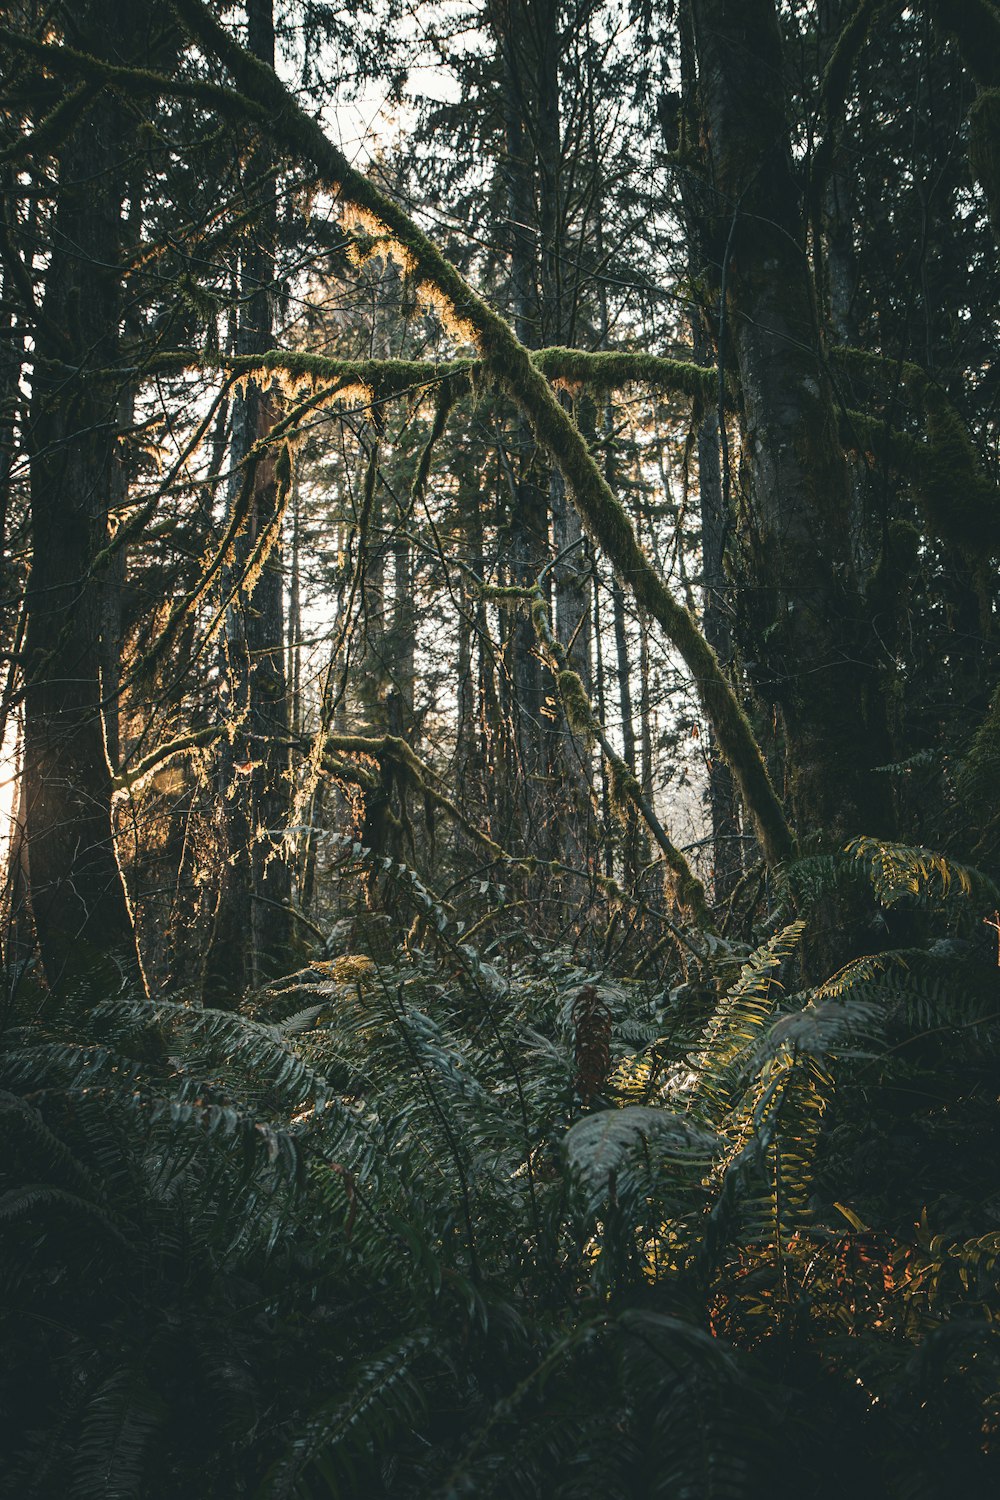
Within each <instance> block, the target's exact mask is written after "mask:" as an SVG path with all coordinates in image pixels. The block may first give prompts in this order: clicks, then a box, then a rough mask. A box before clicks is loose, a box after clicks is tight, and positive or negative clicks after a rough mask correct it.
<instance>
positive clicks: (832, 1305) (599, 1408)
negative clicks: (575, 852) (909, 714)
mask: <svg viewBox="0 0 1000 1500" xmlns="http://www.w3.org/2000/svg"><path fill="white" fill-rule="evenodd" d="M845 885H846V886H849V887H854V888H862V889H863V890H865V891H866V892H871V893H872V897H873V898H874V899H873V901H872V911H873V913H875V917H876V925H877V922H881V923H882V930H883V936H884V937H887V935H891V933H892V932H894V931H895V932H903V933H904V935H906V936H907V938H908V940H907V941H906V942H905V943H901V944H899V945H898V946H891V945H889V943H888V941H887V940H886V941H883V943H882V944H881V945H880V946H879V947H878V948H876V946H875V945H874V944H873V947H872V952H871V953H868V954H862V955H860V956H858V957H856V958H854V959H852V960H851V961H850V962H849V963H848V964H847V965H846V966H845V967H843V968H842V969H841V970H840V971H839V972H838V973H836V974H834V975H832V976H830V977H829V978H828V979H827V980H826V981H825V982H823V983H821V984H818V985H817V984H811V985H805V984H804V983H803V981H802V972H803V970H802V965H801V962H800V959H801V953H802V950H803V943H804V942H805V941H807V940H808V932H809V924H810V922H811V921H813V920H814V915H813V914H814V913H815V912H816V911H817V910H819V909H820V908H821V907H822V904H823V903H824V902H829V901H830V900H831V899H834V893H836V892H837V891H838V890H840V891H842V890H843V889H844V888H845ZM411 896H412V898H413V900H414V901H415V902H416V904H417V905H418V906H419V907H421V908H422V909H423V912H424V916H425V917H429V918H430V919H431V920H429V921H426V922H425V924H424V928H425V930H426V932H427V933H429V934H433V936H428V937H427V938H426V943H427V946H426V947H425V948H423V949H420V950H416V951H410V952H407V951H405V949H404V948H403V947H402V946H401V947H400V948H399V949H393V950H390V952H389V954H388V956H386V954H385V952H383V953H382V954H381V955H378V956H374V957H373V956H372V955H371V954H368V953H364V952H341V953H335V954H331V955H330V956H328V957H327V958H325V959H322V960H318V961H317V962H316V963H315V964H313V965H311V966H310V967H308V968H306V969H304V970H303V971H301V972H300V973H297V974H294V975H290V976H288V977H287V978H286V979H284V980H283V981H282V982H281V983H280V984H277V985H275V986H274V987H272V988H271V989H270V990H268V991H266V992H263V993H261V994H259V995H257V996H256V997H255V998H254V1001H253V1004H252V1005H251V1006H249V1007H248V1008H246V1009H245V1010H244V1012H243V1013H240V1014H234V1013H232V1012H223V1011H212V1010H203V1009H199V1008H196V1007H194V1006H192V1005H188V1004H184V1003H180V1002H167V1001H163V1002H158V1003H151V1002H148V1001H145V1000H140V999H137V998H136V997H134V996H132V995H129V994H118V995H107V996H105V997H104V999H103V1001H102V1003H100V1004H98V1005H97V1006H94V1005H93V1003H92V1002H90V1001H84V1000H83V999H82V998H81V999H80V1000H79V1001H78V1002H76V1003H73V1002H67V1003H66V1004H64V1005H63V1006H62V1007H61V1008H60V1009H59V1011H58V1012H57V1013H56V1014H55V1015H52V1014H48V1013H47V1012H46V1009H45V1007H44V1006H43V1005H42V1004H41V997H40V996H39V995H38V994H37V993H36V992H35V990H34V989H33V986H32V979H31V975H30V974H27V975H23V974H22V975H11V976H9V986H8V1001H7V1006H6V1012H5V1020H4V1028H3V1036H2V1054H0V1090H2V1092H0V1112H2V1115H3V1121H4V1130H3V1137H4V1141H5V1150H4V1152H3V1157H2V1165H0V1179H2V1181H0V1266H2V1270H0V1278H2V1280H0V1296H2V1310H3V1322H4V1330H5V1338H4V1344H5V1353H6V1358H5V1360H4V1363H3V1367H2V1372H0V1425H2V1431H3V1432H4V1434H5V1439H4V1444H3V1456H2V1465H3V1468H2V1470H0V1474H2V1479H3V1484H4V1493H7V1494H10V1495H12V1496H13V1495H16V1496H18V1497H24V1500H30V1497H33V1496H34V1497H47V1496H52V1495H61V1496H62V1495H65V1496H69V1497H82V1500H85V1497H95V1500H96V1497H102V1500H115V1497H121V1500H124V1497H136V1500H140V1497H141V1500H160V1497H162V1500H174V1497H178V1496H181V1495H199V1496H206V1497H213V1500H228V1497H243V1496H246V1497H259V1500H265V1497H269V1500H270V1497H282V1496H301V1497H315V1500H319V1497H323V1496H361V1495H364V1496H372V1497H377V1496H386V1497H390V1496H400V1497H411V1496H412V1497H416V1496H428V1497H432V1496H439V1497H442V1500H444V1497H451V1496H464V1495H475V1496H486V1495H496V1496H501V1497H511V1500H514V1497H528V1496H536V1495H537V1496H542V1495H544V1496H546V1497H558V1500H573V1497H581V1500H583V1497H615V1496H622V1497H630V1496H651V1497H656V1496H663V1497H670V1500H678V1497H691V1500H708V1497H720V1500H721V1497H738V1496H757V1495H764V1494H766V1495H768V1496H775V1495H777V1496H781V1495H789V1496H791V1495H796V1496H798V1495H812V1496H826V1495H830V1496H832V1495H834V1494H840V1493H841V1492H843V1491H844V1490H845V1489H847V1488H849V1489H850V1491H851V1493H853V1494H855V1495H859V1494H860V1495H863V1496H869V1495H870V1496H872V1497H874V1496H880V1497H881V1496H900V1497H902V1496H936V1495H939V1494H944V1493H945V1492H946V1491H947V1492H948V1493H951V1492H955V1493H961V1494H963V1495H976V1494H980V1493H982V1494H985V1493H989V1492H990V1490H989V1489H988V1486H989V1484H990V1474H991V1472H992V1470H993V1465H994V1463H995V1459H996V1452H997V1448H998V1445H1000V1440H998V1437H997V1431H996V1429H997V1423H998V1421H1000V1397H998V1394H997V1393H998V1391H1000V1360H998V1348H997V1335H996V1318H997V1314H998V1311H1000V1300H998V1287H997V1264H998V1260H1000V1194H998V1192H997V1185H996V1179H995V1173H994V1172H993V1170H992V1163H993V1162H994V1161H995V1160H996V1155H997V1147H998V1146H1000V1139H998V1135H1000V1133H998V1130H997V1111H996V1104H997V1094H998V1090H1000V1076H998V1075H1000V1064H998V1061H997V1059H998V1050H997V1043H998V1041H1000V1024H998V1023H1000V1004H998V999H1000V985H998V983H997V974H998V968H997V946H996V943H997V938H996V933H995V932H993V931H991V930H990V929H989V928H988V927H984V925H983V922H984V918H989V917H990V916H991V913H992V911H993V908H994V906H995V903H996V892H995V890H994V889H993V887H992V886H991V885H990V883H989V882H988V881H987V880H986V879H985V877H982V876H980V875H978V874H977V873H976V872H974V871H970V870H966V869H964V868H959V867H958V866H956V865H953V864H949V863H948V862H947V861H945V860H944V859H942V858H941V857H940V856H937V855H934V854H931V853H930V852H928V851H926V850H917V849H912V848H906V847H903V846H898V845H894V846H886V845H876V844H874V843H873V842H872V841H858V842H857V843H856V844H855V845H853V846H851V848H850V849H849V850H848V851H846V852H845V853H844V854H843V855H841V856H838V857H836V858H828V859H822V860H820V859H813V860H803V861H801V862H800V864H799V865H797V866H793V867H792V868H791V869H789V870H788V871H787V873H786V876H785V878H784V881H783V883H782V887H781V889H780V890H779V891H778V892H777V893H776V896H775V902H774V904H773V910H772V920H771V923H770V926H769V927H768V928H767V929H766V930H765V931H764V932H763V933H761V934H760V938H761V940H760V942H759V945H758V946H756V947H755V948H753V950H752V951H746V950H741V949H740V948H739V947H738V946H737V945H735V944H732V943H723V942H721V941H720V942H719V943H718V944H717V945H716V946H715V948H714V949H713V951H712V953H711V956H710V958H706V960H705V963H704V971H703V972H702V973H701V974H700V975H699V976H698V979H697V983H694V982H693V981H692V976H691V975H690V974H688V975H687V976H686V977H685V976H682V975H678V976H677V984H676V986H675V988H674V989H672V990H669V991H668V990H664V989H661V988H658V987H655V986H653V985H651V984H648V985H645V984H642V983H638V982H635V981H627V980H622V979H621V978H618V977H616V976H614V975H613V974H610V973H608V972H605V971H602V970H600V969H588V968H586V967H584V966H583V965H582V964H581V963H580V962H579V960H578V959H576V958H574V957H573V956H572V955H570V954H569V953H567V952H562V951H548V952H541V951H539V952H536V953H534V954H533V955H531V956H529V957H528V958H518V959H516V960H512V961H510V962H507V963H503V962H500V961H499V960H498V959H497V958H496V957H495V956H494V957H493V958H492V959H489V960H488V959H487V958H486V957H484V956H483V954H481V953H480V952H478V951H477V950H476V948H475V946H474V945H473V944H471V943H463V941H462V936H461V934H460V933H459V932H458V931H456V930H455V929H454V928H452V927H450V926H449V922H448V919H447V918H446V917H445V916H444V914H443V913H436V912H435V911H434V909H433V903H432V902H431V901H430V898H429V897H427V895H426V893H425V892H423V891H422V889H421V888H420V886H419V882H413V888H412V890H411ZM901 914H902V916H903V917H905V919H906V920H905V921H903V922H902V923H901V922H900V920H899V919H900V917H901ZM438 918H440V920H438ZM894 923H895V926H894V925H893V924H894ZM706 996H708V1000H707V1002H706ZM151 1036H152V1037H155V1038H156V1045H155V1046H151V1045H150V1037H151ZM994 1482H995V1481H994Z"/></svg>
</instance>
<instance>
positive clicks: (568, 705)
mask: <svg viewBox="0 0 1000 1500" xmlns="http://www.w3.org/2000/svg"><path fill="white" fill-rule="evenodd" d="M531 620H532V624H533V625H534V627H535V634H536V635H537V637H538V640H539V644H540V645H541V648H542V654H543V656H544V657H545V659H546V662H547V664H548V666H549V669H550V670H551V672H552V675H553V676H554V677H555V680H556V685H557V686H558V688H559V696H560V698H561V699H562V704H563V708H564V710H565V713H566V719H567V722H568V724H569V726H570V728H571V729H572V730H573V731H574V733H576V734H579V735H580V736H581V737H582V738H584V739H591V740H596V741H597V743H598V744H599V745H600V747H601V750H602V752H603V754H604V757H605V759H606V760H607V763H608V767H609V769H610V772H611V784H612V786H613V787H614V788H615V790H616V793H617V798H618V800H619V801H620V802H622V803H624V802H630V803H631V804H632V806H633V807H634V808H635V810H636V812H637V813H638V814H639V816H640V817H641V818H642V820H643V822H644V823H645V824H646V827H647V828H648V829H649V831H650V833H651V834H652V836H653V839H654V840H655V842H656V844H657V846H658V847H659V850H660V852H661V854H662V855H663V858H664V859H665V860H666V863H667V866H668V868H669V869H670V870H671V872H672V873H673V876H674V882H675V894H676V898H677V902H678V905H680V906H682V907H684V909H685V910H686V911H687V912H688V913H689V914H690V916H691V917H692V919H693V920H694V921H695V923H696V924H697V925H698V927H700V928H701V930H702V931H703V932H706V933H712V934H714V932H715V927H714V925H713V923H712V918H711V916H710V914H709V910H708V903H707V901H706V899H705V887H704V886H703V885H702V883H701V881H700V880H699V879H698V877H697V875H695V873H694V871H693V870H692V869H691V866H690V865H689V864H688V862H687V860H686V859H685V857H684V855H683V854H682V853H681V851H680V849H678V848H677V845H676V844H675V843H674V842H673V840H672V839H671V838H670V835H669V834H668V833H667V831H666V829H665V828H664V826H663V824H662V823H661V822H660V819H659V818H658V817H657V815H656V811H655V809H654V807H653V804H652V802H651V801H650V800H649V798H647V797H646V796H645V795H644V794H643V790H642V787H641V786H640V785H639V781H638V779H637V777H636V775H635V773H634V772H633V771H632V770H630V768H629V767H628V766H627V765H626V764H625V762H624V761H623V760H622V758H621V756H620V755H619V754H618V752H617V750H616V749H615V747H614V745H612V743H611V741H610V740H609V739H608V737H607V735H606V734H605V732H604V726H603V724H602V723H601V721H600V719H599V718H598V717H597V714H596V713H595V712H594V706H593V704H592V703H591V701H590V696H589V694H588V692H587V689H586V688H585V687H584V684H583V680H582V678H581V677H580V674H579V672H575V671H574V670H573V668H572V667H571V666H570V664H569V662H568V660H567V657H566V652H565V650H564V649H563V646H562V643H561V642H560V641H558V640H557V639H556V636H555V633H554V632H553V630H552V625H551V622H550V620H549V610H548V605H547V603H546V601H545V594H544V592H543V590H542V586H541V584H540V583H539V584H538V585H536V587H535V589H534V590H533V591H532V599H531Z"/></svg>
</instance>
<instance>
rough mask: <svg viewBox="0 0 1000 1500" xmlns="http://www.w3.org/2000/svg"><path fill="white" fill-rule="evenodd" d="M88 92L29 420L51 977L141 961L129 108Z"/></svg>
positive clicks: (36, 823)
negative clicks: (131, 782)
mask: <svg viewBox="0 0 1000 1500" xmlns="http://www.w3.org/2000/svg"><path fill="white" fill-rule="evenodd" d="M59 20H60V21H61V22H62V24H63V26H64V28H65V35H66V39H67V41H68V42H69V43H70V44H71V45H75V46H77V47H80V48H81V49H83V50H86V51H87V52H89V53H91V54H92V55H93V56H94V57H96V58H99V59H101V60H103V61H105V62H108V63H112V64H114V63H117V64H122V63H124V64H125V65H137V64H139V63H140V62H142V61H145V60H146V59H147V58H148V57H149V56H150V55H151V53H154V52H155V51H156V46H155V44H154V42H153V40H152V38H151V35H150V13H149V10H148V8H147V7H146V6H145V5H143V4H133V3H131V0H110V3H106V0H84V3H82V4H80V5H75V6H73V7H67V8H64V9H62V10H61V12H60V15H59ZM87 92H88V94H89V95H90V101H89V103H88V106H87V107H86V108H85V109H83V110H82V111H80V113H79V118H78V119H77V121H76V123H75V124H74V125H73V127H72V129H71V130H70V132H69V134H68V136H67V138H66V140H65V142H64V143H63V144H62V146H61V149H60V151H59V160H58V193H57V195H56V207H55V212H54V215H53V219H52V223H51V227H50V231H49V252H48V265H47V269H46V272H45V284H44V292H43V295H42V300H41V306H40V308H39V310H38V316H37V320H36V328H35V338H34V350H33V366H34V369H33V395H32V403H31V414H30V426H29V433H28V440H29V442H30V451H31V497H30V498H31V546H32V566H31V572H30V575H29V579H28V594H27V604H26V608H27V621H28V624H27V637H26V641H25V654H24V681H25V688H24V778H25V814H26V824H27V838H28V866H29V870H30V894H31V906H32V912H33V915H34V922H35V929H36V932H37V936H38V943H39V949H40V953H41V959H42V964H43V967H44V970H45V974H46V978H47V979H48V982H49V984H50V986H52V987H53V988H59V987H63V988H65V987H66V986H67V985H68V984H69V983H70V982H71V981H75V980H77V979H78V978H80V977H82V976H84V975H86V974H87V973H88V972H90V971H92V969H93V966H94V964H95V960H96V959H98V958H99V957H100V956H101V955H105V954H113V955H114V957H115V958H116V959H117V960H118V962H119V963H120V964H121V966H122V967H123V970H124V972H125V973H126V974H127V975H129V977H132V978H137V977H138V973H139V964H138V956H137V952H136V947H135V936H134V930H133V924H132V918H131V913H130V910H129V904H128V900H127V898H126V894H125V888H124V884H123V881H122V875H121V870H120V868H119V864H118V859H117V855H116V850H115V840H114V834H113V829H112V816H111V797H112V766H111V765H110V763H109V758H108V746H107V743H106V736H105V709H107V710H108V714H109V718H112V717H113V715H114V714H115V712H116V711H117V705H116V703H115V702H114V694H115V692H116V689H117V683H115V682H111V683H109V682H108V681H107V680H106V678H105V674H104V672H103V671H102V665H103V664H104V663H105V662H106V660H107V658H106V655H105V652H104V650H103V646H102V641H103V638H104V635H105V631H106V626H107V621H108V607H107V606H108V594H107V589H108V579H109V575H110V573H111V572H112V571H113V569H114V567H115V557H116V554H115V549H114V547H113V545H111V544H110V536H109V528H108V511H109V506H110V504H111V501H112V497H113V496H114V495H115V492H116V472H117V467H118V464H119V458H120V454H119V431H120V403H121V384H120V376H118V375H117V374H116V373H115V370H116V367H117V366H118V365H119V364H120V357H119V339H120V331H121V323H122V312H123V283H122V275H123V257H124V253H125V233H124V231H125V225H124V222H123V212H122V211H123V204H124V202H125V199H126V195H127V192H128V186H129V170H128V168H129V160H130V154H131V151H132V149H133V143H134V140H135V130H136V124H137V120H136V116H135V113H134V111H133V110H132V108H131V107H130V105H129V103H128V102H127V101H126V100H125V99H124V98H123V97H122V96H121V95H120V94H118V93H116V92H114V91H112V90H111V89H106V88H99V89H90V90H87ZM109 695H110V697H109Z"/></svg>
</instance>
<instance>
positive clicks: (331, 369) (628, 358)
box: [144, 348, 718, 401]
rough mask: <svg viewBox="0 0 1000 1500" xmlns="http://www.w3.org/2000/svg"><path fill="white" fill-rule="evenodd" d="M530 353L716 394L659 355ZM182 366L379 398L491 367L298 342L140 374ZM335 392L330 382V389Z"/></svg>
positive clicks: (161, 359)
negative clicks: (317, 349) (350, 355)
mask: <svg viewBox="0 0 1000 1500" xmlns="http://www.w3.org/2000/svg"><path fill="white" fill-rule="evenodd" d="M529 357H530V359H531V362H532V364H534V365H536V366H537V368H538V369H539V370H541V372H542V374H543V375H545V377H546V378H547V379H548V380H551V381H561V382H564V383H565V384H568V385H579V386H586V388H587V389H588V390H589V391H591V392H592V393H593V394H594V395H600V394H607V393H608V392H609V391H614V390H619V389H620V388H621V387H622V386H626V385H645V386H647V387H648V388H650V389H651V390H656V391H663V392H670V393H671V394H674V395H679V396H687V397H690V398H691V399H692V400H699V399H709V400H714V399H715V397H716V395H717V385H718V379H717V376H716V372H715V371H714V370H713V369H707V368H705V367H704V366H702V365H694V364H689V363H687V362H686V361H684V360H679V359H667V358H664V357H661V356H660V355H656V354H636V353H630V352H628V351H621V352H615V353H610V354H600V353H597V354H590V353H587V352H586V351H585V350H582V349H560V348H550V349H533V350H531V351H530V356H529ZM182 370H220V371H224V372H225V373H226V374H228V375H232V376H235V377H236V378H237V379H241V380H242V379H248V378H250V377H251V376H252V377H256V378H258V379H260V378H263V377H264V376H267V375H270V376H273V377H276V378H278V379H282V380H283V383H285V384H286V385H289V386H290V387H291V388H293V389H295V390H296V391H299V390H301V389H302V388H303V387H305V388H309V387H311V388H312V389H314V390H315V389H317V388H318V387H319V385H320V383H326V384H329V385H331V387H336V388H344V389H345V390H349V391H363V392H367V393H368V397H367V399H369V400H380V401H388V400H391V399H392V398H393V397H395V396H405V395H408V394H410V393H412V392H413V391H415V390H419V389H420V388H421V387H423V386H431V385H438V384H445V383H446V384H447V385H448V386H449V388H450V390H451V394H452V396H453V398H455V399H457V398H458V397H459V396H461V395H463V394H464V393H465V392H466V391H467V390H469V389H470V388H473V387H476V386H478V385H479V384H480V383H481V381H482V380H483V377H484V375H486V374H487V373H488V372H487V371H486V370H485V369H484V365H483V362H482V361H481V360H471V359H453V360H428V359H336V358H332V357H331V356H329V355H325V354H310V353H307V352H305V351H302V350H298V349H270V350H268V352H267V353H266V354H253V355H250V354H243V355H238V354H212V353H205V352H204V351H202V350H194V349H192V350H183V349H181V350H177V351H175V352H172V353H167V354H159V355H157V356H156V358H155V359H154V360H152V361H151V362H150V363H149V364H148V365H146V366H145V367H144V371H145V373H152V372H154V371H155V372H156V373H158V374H169V373H171V372H179V371H182ZM336 393H337V391H336V389H331V395H335V394H336Z"/></svg>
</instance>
